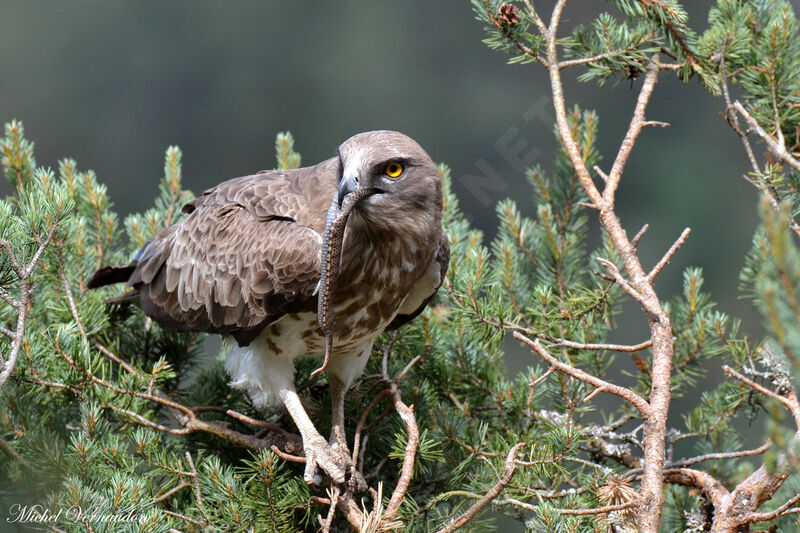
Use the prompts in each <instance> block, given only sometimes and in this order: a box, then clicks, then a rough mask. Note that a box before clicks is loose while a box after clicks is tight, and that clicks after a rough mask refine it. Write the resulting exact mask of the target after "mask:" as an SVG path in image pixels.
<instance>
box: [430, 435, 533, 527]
mask: <svg viewBox="0 0 800 533" xmlns="http://www.w3.org/2000/svg"><path fill="white" fill-rule="evenodd" d="M524 445H525V443H524V442H520V443H518V444H516V445H514V447H513V448H511V451H509V452H508V456H507V457H506V463H505V468H504V469H503V475H502V476H500V479H499V480H498V481H497V483H496V484H495V485H494V486H493V487H492V488H491V489H489V491H488V492H487V493H486V494H484V495H483V497H482V498H481V499H479V500H478V501H477V502H475V503H474V504H472V506H470V508H469V509H467V510H466V511H464V513H463V514H462V515H461V516H459V517H458V518H456V519H455V520H453V521H452V522H450V523H449V524H447V526H445V527H443V528H442V529H440V530H439V532H438V533H452V532H453V531H456V530H458V529H460V528H461V527H463V526H464V525H465V524H466V523H467V522H469V521H470V520H472V519H473V518H474V517H475V516H476V515H477V514H478V513H479V512H480V511H481V510H482V509H483V508H484V507H486V506H487V505H489V504H490V503H491V502H492V500H494V499H495V498H497V497H498V496H499V495H500V493H501V492H503V489H505V488H506V485H508V483H509V482H510V481H511V478H512V477H513V476H514V471H515V470H516V468H517V465H516V462H515V458H516V455H517V451H518V450H519V449H520V448H521V447H523V446H524Z"/></svg>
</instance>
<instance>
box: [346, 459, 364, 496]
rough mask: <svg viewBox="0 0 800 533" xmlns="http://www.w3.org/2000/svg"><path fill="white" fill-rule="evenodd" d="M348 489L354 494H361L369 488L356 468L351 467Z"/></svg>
mask: <svg viewBox="0 0 800 533" xmlns="http://www.w3.org/2000/svg"><path fill="white" fill-rule="evenodd" d="M347 487H348V488H349V489H350V492H352V493H353V494H361V493H362V492H366V491H367V489H368V488H369V486H368V485H367V481H366V480H365V479H364V476H363V475H362V474H361V472H359V471H358V469H357V468H356V467H354V466H351V467H350V479H349V480H348V481H347Z"/></svg>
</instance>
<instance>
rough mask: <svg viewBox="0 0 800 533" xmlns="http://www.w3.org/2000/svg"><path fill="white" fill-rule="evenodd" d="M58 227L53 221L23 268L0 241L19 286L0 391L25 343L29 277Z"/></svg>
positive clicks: (0, 359) (0, 372)
mask: <svg viewBox="0 0 800 533" xmlns="http://www.w3.org/2000/svg"><path fill="white" fill-rule="evenodd" d="M58 225H59V221H55V222H54V223H53V224H52V225H51V226H50V231H48V233H47V237H45V239H44V240H42V241H41V242H39V246H38V248H37V249H36V252H34V254H33V257H31V260H30V261H29V262H28V264H27V265H24V266H22V265H20V263H19V262H18V261H17V257H16V256H15V255H14V250H13V249H12V248H11V244H10V243H9V242H8V241H5V240H3V241H0V247H2V248H3V249H4V250H5V252H6V255H7V256H8V261H9V263H10V264H11V268H12V270H13V271H14V273H15V274H16V275H17V282H18V284H19V285H18V286H19V298H16V299H12V301H13V303H15V304H16V305H15V306H14V307H15V311H16V313H17V325H16V328H15V329H14V332H13V333H11V332H10V331H8V333H5V332H4V333H5V334H6V335H7V336H8V337H9V339H11V348H10V350H9V352H8V355H7V356H6V357H3V356H2V355H0V391H2V390H3V387H4V386H5V384H6V382H7V381H8V378H9V376H11V373H12V372H13V371H14V367H15V366H16V364H17V358H18V357H19V352H20V350H21V349H22V345H23V343H24V342H25V326H26V323H27V320H28V312H29V305H30V298H31V293H32V292H33V291H32V287H31V284H30V277H31V275H32V274H33V270H34V269H35V268H36V265H37V264H38V263H39V259H41V257H42V254H43V253H44V251H45V249H46V248H47V247H48V245H49V244H50V243H51V242H52V241H53V236H54V235H55V233H56V229H58ZM6 301H8V299H6ZM9 334H10V335H9Z"/></svg>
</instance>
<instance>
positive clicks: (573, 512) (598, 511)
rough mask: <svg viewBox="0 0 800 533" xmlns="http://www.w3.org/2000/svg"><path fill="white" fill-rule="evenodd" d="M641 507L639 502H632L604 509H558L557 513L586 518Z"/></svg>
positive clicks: (608, 506) (607, 506)
mask: <svg viewBox="0 0 800 533" xmlns="http://www.w3.org/2000/svg"><path fill="white" fill-rule="evenodd" d="M637 505H639V500H632V501H629V502H625V503H618V504H615V505H606V506H604V507H594V508H592V509H556V512H558V513H561V514H563V515H570V516H586V515H591V514H605V513H613V512H614V511H623V510H625V509H630V508H631V507H635V506H637Z"/></svg>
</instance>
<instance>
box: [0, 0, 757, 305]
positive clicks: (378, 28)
mask: <svg viewBox="0 0 800 533" xmlns="http://www.w3.org/2000/svg"><path fill="white" fill-rule="evenodd" d="M689 4H690V5H689V6H688V8H689V10H690V14H691V15H692V17H693V18H692V21H693V26H694V27H696V28H697V29H698V30H702V29H703V28H704V27H705V17H706V13H707V11H708V6H709V5H710V4H711V2H708V1H697V2H694V1H693V2H689ZM602 9H612V6H610V5H608V4H607V3H605V2H596V1H595V2H591V1H583V2H580V1H576V2H574V3H570V4H569V8H568V10H567V14H566V16H567V20H566V22H565V24H564V25H563V26H564V27H567V25H568V24H570V23H572V22H575V21H581V20H587V19H588V17H590V16H591V15H592V14H593V13H596V12H598V11H599V10H602ZM483 37H484V29H483V28H482V27H481V25H480V24H478V23H477V22H476V21H475V20H474V17H473V14H472V12H471V9H470V6H469V3H468V2H466V1H460V2H454V1H448V2H428V1H423V0H415V1H404V2H389V1H382V2H336V3H333V2H328V3H288V2H263V1H262V2H254V1H232V2H225V3H221V2H210V1H201V2H198V1H188V0H185V1H170V2H155V1H138V2H101V1H85V0H84V1H71V2H40V1H33V2H31V1H22V0H4V1H3V3H2V17H0V119H2V120H3V121H4V122H5V121H8V120H10V119H12V118H17V119H20V120H22V121H23V122H24V123H25V126H26V128H27V132H28V136H29V137H30V138H32V139H33V140H34V141H35V142H36V154H37V159H38V161H39V163H40V164H45V165H51V166H53V167H55V166H56V164H57V161H58V159H59V158H61V157H65V156H69V157H74V158H75V159H77V161H78V164H79V165H80V167H81V168H92V169H94V170H95V171H96V172H97V174H98V176H99V178H100V180H101V181H103V182H105V183H107V184H108V188H109V193H110V195H111V198H112V200H113V201H114V202H115V204H116V206H117V209H118V210H119V211H120V212H121V213H122V214H126V213H130V212H132V211H137V210H141V209H143V208H145V207H147V206H149V205H150V202H151V199H152V198H153V196H154V194H155V192H156V184H157V181H158V179H159V176H160V175H161V169H162V158H163V152H164V149H165V148H166V147H167V146H168V145H171V144H177V145H179V146H180V147H181V148H182V149H183V152H184V179H185V183H186V186H187V187H188V188H189V189H191V190H193V191H194V192H195V193H199V192H200V191H202V190H204V189H205V188H208V187H210V186H212V185H214V184H216V183H218V182H219V181H221V180H223V179H226V178H231V177H235V176H240V175H244V174H247V173H252V172H254V171H257V170H260V169H263V168H271V167H272V166H273V165H274V155H273V140H274V136H275V133H276V132H277V131H281V130H291V131H292V132H293V133H294V134H295V137H296V139H297V147H298V149H299V150H300V151H301V153H302V154H303V156H304V163H306V164H312V163H315V162H318V161H320V160H322V159H325V158H327V157H330V156H332V155H333V154H334V152H335V149H336V147H337V146H338V144H339V143H341V142H342V141H343V140H345V139H346V138H348V137H349V136H350V135H352V134H354V133H357V132H360V131H365V130H370V129H383V128H385V129H396V130H400V131H403V132H405V133H407V134H409V135H411V136H412V137H414V138H415V139H417V140H418V141H419V142H420V144H422V145H423V146H424V147H425V148H426V149H427V150H428V151H429V152H430V154H431V155H432V157H433V158H434V160H436V161H442V162H446V163H447V164H449V165H450V166H451V168H452V170H453V176H454V184H455V189H456V192H457V193H458V196H459V198H460V200H461V203H462V207H463V208H464V210H465V211H466V212H467V213H468V215H469V216H470V218H471V219H472V220H473V222H474V223H475V224H476V225H477V226H479V227H481V228H483V229H485V230H486V232H487V234H488V235H492V233H493V227H494V225H495V214H494V210H493V205H494V203H495V202H496V201H497V200H499V199H501V198H503V197H506V196H514V197H515V198H517V199H518V200H519V201H520V203H521V205H522V206H523V209H525V212H527V213H529V214H532V213H533V210H532V209H531V206H532V202H531V201H530V200H529V199H530V198H531V196H530V194H531V193H530V189H529V188H528V186H527V183H526V182H525V181H524V178H523V175H522V172H521V167H520V161H524V162H531V161H533V162H535V163H540V164H542V165H544V166H545V167H548V166H549V165H550V164H551V161H552V157H551V154H552V152H553V150H554V148H555V146H556V145H555V141H554V137H553V134H552V111H551V108H550V105H551V104H550V103H549V99H548V94H549V91H548V84H547V80H546V75H545V72H544V71H543V69H542V68H540V67H538V66H535V65H523V66H519V65H511V66H509V65H506V64H505V61H506V58H505V57H503V56H502V55H500V54H497V53H494V52H491V51H489V50H488V49H486V48H485V47H484V45H483V44H482V43H481V39H482V38H483ZM569 74H570V75H568V80H569V83H568V85H567V97H568V101H569V102H570V105H572V104H573V103H580V104H581V105H582V106H583V107H584V108H594V109H596V110H598V112H599V113H600V118H601V121H600V127H601V130H600V131H601V143H600V148H601V149H602V151H603V154H604V155H605V162H606V164H607V165H610V162H611V160H612V158H613V155H614V154H615V150H616V148H617V146H618V143H619V140H620V138H621V136H622V134H623V133H624V128H625V126H626V124H627V121H628V119H629V117H630V112H631V109H632V105H633V101H634V99H635V96H636V89H637V85H638V84H637V83H634V84H633V87H631V83H630V82H628V81H627V80H623V81H621V82H620V83H618V84H617V85H608V86H606V87H603V88H598V87H597V86H596V85H594V84H578V83H575V82H574V78H575V75H576V74H577V71H575V73H572V72H571V73H569ZM721 110H722V104H721V101H719V100H715V99H713V98H711V97H710V96H709V95H707V94H706V93H705V91H703V90H702V89H701V88H700V87H699V86H697V84H696V83H692V84H691V85H689V86H684V85H682V84H680V83H679V82H677V81H676V80H675V79H674V78H673V76H672V75H671V74H665V75H664V76H662V81H661V83H660V85H659V88H658V90H657V91H656V96H655V98H654V100H653V102H652V104H651V107H650V111H649V117H650V118H652V119H654V120H664V121H667V122H670V123H671V124H672V127H670V128H668V129H664V130H661V129H658V130H650V131H647V132H646V134H645V135H644V136H643V137H642V138H641V141H640V142H639V144H638V145H637V149H636V151H635V152H634V155H633V157H632V158H631V161H630V163H629V165H628V169H627V171H626V173H625V176H624V179H623V184H622V189H621V191H620V199H619V202H618V205H619V207H620V215H621V218H622V221H623V224H624V225H625V227H626V228H628V231H629V233H631V232H636V231H637V230H638V229H639V227H641V225H642V224H643V223H645V222H648V223H650V228H651V229H650V232H649V234H648V237H647V238H646V239H644V241H643V243H642V250H643V256H644V261H645V263H646V264H650V263H652V262H654V261H656V260H657V259H658V257H660V254H661V253H662V252H663V251H664V250H665V249H666V248H667V247H668V246H669V245H670V244H671V243H672V241H673V240H674V239H675V238H676V237H677V236H678V234H679V233H680V231H681V230H682V229H683V228H684V227H686V226H689V227H691V228H692V229H693V234H692V237H691V238H690V240H689V243H688V244H687V246H686V247H685V248H684V249H683V250H682V251H681V252H680V254H678V255H677V257H676V259H675V261H673V263H674V265H673V266H672V267H671V268H668V269H666V271H665V272H664V273H663V275H662V277H661V278H660V280H659V289H660V290H661V291H662V294H664V295H666V294H669V293H672V292H674V291H675V290H678V289H679V282H680V273H681V271H682V268H683V266H685V265H690V264H691V265H699V266H702V267H704V269H705V272H706V278H707V281H708V285H707V286H708V288H709V289H710V290H712V291H713V293H714V295H715V296H716V297H717V298H718V300H719V301H720V303H721V305H722V307H723V309H727V310H730V311H736V312H739V314H746V313H747V311H748V307H749V306H742V305H741V302H739V300H738V298H737V291H736V287H737V275H738V271H739V269H740V268H741V266H742V258H743V254H744V252H745V250H746V249H747V247H748V245H749V242H750V238H751V235H752V231H753V227H754V224H755V221H756V218H755V205H756V201H755V200H756V195H755V192H754V190H753V189H752V188H751V187H750V186H749V185H747V184H746V183H745V182H744V181H743V180H742V178H741V175H742V173H743V172H744V171H745V170H746V166H745V160H744V156H743V154H742V150H741V149H740V145H739V141H738V139H737V138H736V136H735V135H734V134H733V132H732V131H731V130H730V128H729V127H728V125H727V124H726V123H725V120H724V119H723V118H722V117H721V115H720V112H721ZM517 143H527V144H525V145H524V147H523V148H522V149H519V148H517V149H516V153H517V154H519V157H518V158H516V160H515V159H514V158H513V157H508V154H509V153H512V152H514V148H515V144H517ZM520 146H522V145H520Z"/></svg>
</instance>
